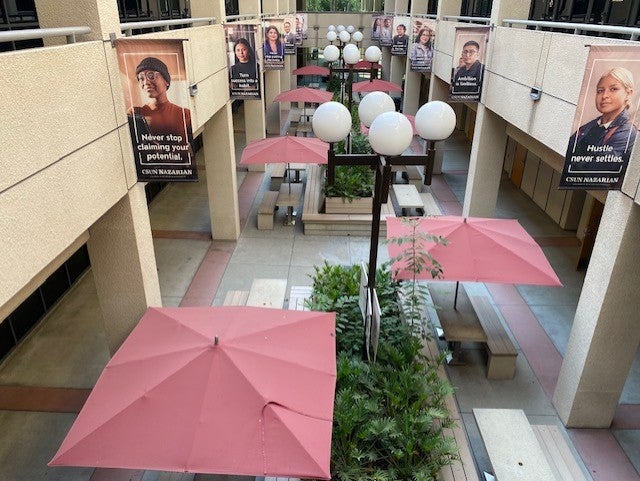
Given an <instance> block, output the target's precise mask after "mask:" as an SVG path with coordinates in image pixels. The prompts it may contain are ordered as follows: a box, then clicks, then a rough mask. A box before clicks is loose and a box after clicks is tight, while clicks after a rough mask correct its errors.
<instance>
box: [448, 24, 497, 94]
mask: <svg viewBox="0 0 640 481" xmlns="http://www.w3.org/2000/svg"><path fill="white" fill-rule="evenodd" d="M490 31H491V27H472V28H467V27H456V40H455V43H454V47H453V52H454V54H453V67H452V68H451V86H450V88H449V99H450V100H452V101H454V102H479V101H480V95H481V93H482V81H483V79H484V63H485V61H486V55H487V45H488V44H489V32H490Z"/></svg>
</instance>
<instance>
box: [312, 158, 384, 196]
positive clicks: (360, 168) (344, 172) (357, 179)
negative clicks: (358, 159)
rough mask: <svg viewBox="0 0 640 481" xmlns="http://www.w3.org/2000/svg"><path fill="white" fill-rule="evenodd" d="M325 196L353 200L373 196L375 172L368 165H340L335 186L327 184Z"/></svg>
mask: <svg viewBox="0 0 640 481" xmlns="http://www.w3.org/2000/svg"><path fill="white" fill-rule="evenodd" d="M324 195H325V196H327V197H342V198H343V199H349V200H353V199H355V198H358V197H371V196H372V195H373V172H372V170H371V169H370V168H369V167H368V166H366V165H338V166H337V167H336V173H335V181H334V183H333V184H328V183H326V182H325V185H324Z"/></svg>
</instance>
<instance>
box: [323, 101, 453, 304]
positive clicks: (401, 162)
mask: <svg viewBox="0 0 640 481" xmlns="http://www.w3.org/2000/svg"><path fill="white" fill-rule="evenodd" d="M358 113H359V115H360V120H361V121H362V122H363V123H364V124H365V125H366V126H367V127H369V143H370V144H371V149H372V151H373V153H371V154H336V153H335V152H334V150H333V143H334V142H338V141H340V140H342V139H344V138H345V137H346V136H347V135H348V134H349V132H350V129H351V114H350V112H349V110H347V108H346V107H345V106H344V105H342V104H340V103H338V102H326V103H324V104H322V105H320V107H318V108H317V109H316V111H315V114H314V115H313V119H312V126H313V131H314V134H315V136H316V137H318V138H320V139H322V140H324V141H325V142H328V143H329V156H328V160H329V163H328V170H327V182H330V183H331V182H332V180H333V176H334V172H333V169H334V168H335V166H336V165H368V166H369V167H371V168H372V169H374V170H375V184H374V189H373V208H372V221H371V242H370V248H369V269H368V285H367V291H368V296H369V299H373V298H374V295H375V291H374V290H375V287H376V265H377V261H378V241H379V239H378V237H379V235H380V216H381V212H382V204H383V203H386V202H387V199H388V197H389V187H390V184H391V168H392V166H394V165H395V166H407V165H424V166H425V172H426V171H429V172H432V169H433V162H434V155H433V153H434V152H433V149H428V150H427V153H426V154H423V155H402V153H403V152H404V151H405V150H406V149H407V148H408V147H409V145H410V144H411V141H412V139H413V129H412V127H411V123H410V122H409V120H408V119H407V118H406V117H405V116H404V115H403V114H401V113H399V112H395V104H394V103H393V99H391V97H390V96H389V95H388V94H386V93H383V92H371V93H369V94H368V95H366V96H365V97H364V98H363V99H362V101H361V102H360V105H359V107H358ZM415 123H416V130H417V131H418V134H419V135H420V136H421V137H422V138H424V139H425V140H427V141H428V142H431V143H433V142H435V141H437V140H444V139H446V138H447V137H449V135H451V133H452V132H453V129H454V128H455V124H456V116H455V113H454V111H453V109H452V108H451V107H450V106H449V105H448V104H446V103H445V102H440V101H434V102H428V103H426V104H425V105H423V106H422V107H420V109H419V110H418V112H417V114H416V120H415ZM430 183H431V175H430V174H429V177H428V178H427V175H425V184H427V185H429V184H430Z"/></svg>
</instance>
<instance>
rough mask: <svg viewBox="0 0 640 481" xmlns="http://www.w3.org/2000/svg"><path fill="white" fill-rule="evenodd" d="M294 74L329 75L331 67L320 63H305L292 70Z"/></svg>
mask: <svg viewBox="0 0 640 481" xmlns="http://www.w3.org/2000/svg"><path fill="white" fill-rule="evenodd" d="M291 73H292V74H293V75H329V69H328V68H326V67H320V66H319V65H305V66H304V67H300V68H297V69H295V70H294V71H293V72H291Z"/></svg>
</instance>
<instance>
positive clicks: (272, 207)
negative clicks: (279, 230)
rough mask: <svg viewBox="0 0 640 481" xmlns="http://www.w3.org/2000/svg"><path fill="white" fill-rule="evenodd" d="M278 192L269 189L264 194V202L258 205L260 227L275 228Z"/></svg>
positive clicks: (260, 228)
mask: <svg viewBox="0 0 640 481" xmlns="http://www.w3.org/2000/svg"><path fill="white" fill-rule="evenodd" d="M277 200H278V192H275V191H273V190H268V191H266V192H265V193H264V195H263V196H262V202H260V206H259V207H258V229H259V230H265V229H273V219H274V217H275V215H276V202H277Z"/></svg>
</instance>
